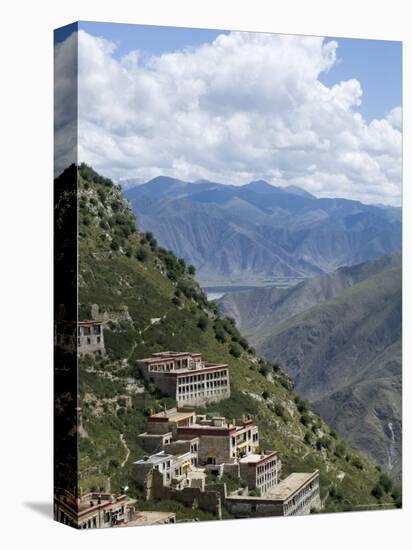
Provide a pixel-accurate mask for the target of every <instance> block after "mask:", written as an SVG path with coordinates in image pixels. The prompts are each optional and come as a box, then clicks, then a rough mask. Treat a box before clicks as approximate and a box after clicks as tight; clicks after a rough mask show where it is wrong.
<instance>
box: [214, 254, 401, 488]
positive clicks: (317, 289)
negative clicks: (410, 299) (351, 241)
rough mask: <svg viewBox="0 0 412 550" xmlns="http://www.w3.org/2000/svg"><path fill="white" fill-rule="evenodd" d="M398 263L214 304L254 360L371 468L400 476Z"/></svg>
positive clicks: (395, 257) (388, 258) (384, 261)
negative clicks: (278, 375) (285, 379)
mask: <svg viewBox="0 0 412 550" xmlns="http://www.w3.org/2000/svg"><path fill="white" fill-rule="evenodd" d="M401 265H402V257H401V253H400V252H394V253H390V254H386V255H384V256H382V257H380V258H377V259H376V260H373V261H369V262H365V263H362V264H360V265H356V266H351V267H344V268H340V269H338V270H337V271H335V272H333V273H330V274H327V275H322V276H317V277H313V278H310V279H307V280H305V281H303V282H301V283H299V284H297V285H295V286H292V287H290V288H287V289H279V288H257V289H253V290H250V291H249V290H248V291H243V292H233V293H230V294H227V295H225V296H224V297H223V298H222V299H220V300H219V303H218V304H219V305H218V307H219V311H220V313H221V315H228V316H230V317H233V318H234V319H235V320H236V323H237V326H238V327H239V329H240V330H241V332H242V333H243V334H244V335H245V336H246V337H247V338H249V340H250V341H251V342H252V343H253V345H254V346H255V347H256V349H257V351H258V353H260V354H261V355H263V356H264V357H265V358H267V359H272V360H273V359H276V360H278V361H280V362H281V364H282V365H283V366H284V368H285V369H286V371H287V372H288V374H289V375H290V376H291V378H292V380H293V381H294V385H295V389H296V391H297V392H298V393H299V394H300V395H302V396H303V397H305V398H307V399H309V401H310V402H311V403H312V405H313V407H314V409H315V410H316V411H317V412H318V413H319V414H320V415H321V416H322V417H323V418H324V419H325V420H326V421H327V422H328V423H330V425H331V426H332V427H333V428H334V429H336V430H337V431H338V432H339V433H340V434H341V435H342V436H344V437H345V438H346V439H347V440H348V441H349V442H350V443H351V444H352V445H353V446H354V447H355V448H357V449H358V450H360V451H361V452H362V453H363V454H364V455H365V456H367V457H368V458H369V459H370V460H371V461H373V462H375V463H377V464H380V465H381V466H382V467H384V468H385V469H386V470H387V471H388V472H390V473H391V474H392V475H393V477H395V478H397V479H399V478H400V474H401V426H402V423H401V395H402V392H401V370H402V358H401V356H402V351H401V348H402V346H401V336H402V269H401Z"/></svg>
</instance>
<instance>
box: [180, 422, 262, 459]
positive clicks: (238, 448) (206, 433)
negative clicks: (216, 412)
mask: <svg viewBox="0 0 412 550" xmlns="http://www.w3.org/2000/svg"><path fill="white" fill-rule="evenodd" d="M176 437H177V438H178V439H191V438H194V437H197V438H198V439H199V451H198V457H199V462H200V463H201V464H222V463H234V462H236V461H237V460H238V459H241V458H243V457H245V456H248V455H250V454H252V453H254V452H256V451H257V450H258V449H259V431H258V427H257V426H256V424H254V422H253V420H251V419H249V418H243V419H240V420H233V422H227V420H226V419H225V418H223V417H213V418H211V419H208V418H206V417H205V416H203V415H198V416H197V417H196V422H194V423H192V424H190V425H188V426H179V427H178V428H177V430H176Z"/></svg>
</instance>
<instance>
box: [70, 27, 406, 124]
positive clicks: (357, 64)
mask: <svg viewBox="0 0 412 550" xmlns="http://www.w3.org/2000/svg"><path fill="white" fill-rule="evenodd" d="M79 28H81V29H84V30H85V31H87V32H88V33H90V34H92V35H94V36H101V37H104V38H106V39H108V40H110V41H111V42H114V43H115V44H116V45H117V48H116V52H115V57H117V58H120V57H122V56H123V55H125V54H127V53H129V52H130V51H132V50H136V49H138V50H142V51H144V52H145V53H147V54H148V55H159V54H162V53H164V52H172V51H176V50H181V49H183V48H188V47H195V46H198V45H200V44H203V43H205V42H212V41H213V40H214V39H215V38H216V37H217V36H218V35H219V34H222V33H227V32H229V31H224V30H208V29H190V28H179V27H160V26H151V25H129V24H119V23H96V22H88V21H82V22H80V23H79ZM65 35H67V31H66V33H64V31H63V36H65ZM326 40H327V41H329V40H336V41H337V42H338V44H339V47H338V50H337V55H338V62H337V63H336V64H335V65H334V66H333V67H332V69H331V70H330V71H329V72H328V73H322V74H321V76H320V80H321V82H323V83H324V84H326V85H327V86H331V85H333V84H337V83H339V82H341V81H342V80H349V79H351V78H356V79H357V80H359V82H360V83H361V86H362V90H363V96H362V104H361V105H360V106H359V107H358V110H359V112H360V113H362V115H363V116H364V117H365V119H366V120H367V121H370V120H372V119H374V118H382V117H384V116H385V115H386V113H388V112H389V111H390V110H391V109H393V108H394V107H397V106H400V105H401V104H402V43H401V42H394V41H387V40H367V39H352V38H350V39H349V38H336V37H333V38H332V37H327V39H326Z"/></svg>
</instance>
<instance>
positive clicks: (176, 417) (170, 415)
mask: <svg viewBox="0 0 412 550" xmlns="http://www.w3.org/2000/svg"><path fill="white" fill-rule="evenodd" d="M195 414H196V411H195V409H194V408H193V410H190V409H187V410H178V409H169V410H167V411H161V412H158V413H155V414H152V415H150V416H149V421H150V419H152V418H167V419H168V420H169V421H170V422H180V421H181V420H186V419H187V418H191V417H192V416H194V415H195Z"/></svg>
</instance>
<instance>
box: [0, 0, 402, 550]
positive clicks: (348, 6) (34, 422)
mask: <svg viewBox="0 0 412 550" xmlns="http://www.w3.org/2000/svg"><path fill="white" fill-rule="evenodd" d="M408 4H409V2H406V1H400V0H391V1H389V0H386V1H385V2H381V1H379V0H375V1H372V0H371V1H369V0H362V1H360V0H356V1H352V0H329V1H321V0H308V1H304V0H302V1H300V2H298V1H295V0H287V1H284V2H277V1H274V0H272V1H270V2H264V1H263V0H253V2H245V1H243V0H238V1H236V2H231V1H228V0H226V1H224V0H209V1H208V2H204V1H199V0H198V1H195V0H192V1H185V0H169V1H168V0H163V1H160V0H150V1H148V2H146V3H143V2H141V1H140V2H131V1H129V2H127V1H125V0H112V1H111V2H107V1H103V0H87V1H78V0H67V1H66V2H56V1H55V2H48V1H47V2H46V1H44V2H40V1H39V0H38V1H37V2H31V1H27V2H23V1H18V0H15V1H14V2H11V1H9V2H7V3H5V2H3V3H2V8H1V11H2V13H1V21H2V26H1V32H0V40H1V48H0V52H1V53H0V55H1V81H0V82H1V84H0V99H1V100H0V109H1V117H0V124H1V138H2V144H1V159H2V161H1V175H0V180H1V188H0V189H1V191H0V193H1V195H0V208H1V215H0V224H1V227H0V236H1V248H0V251H1V256H0V258H1V270H0V278H1V284H0V293H1V296H0V323H1V327H0V342H1V344H2V345H1V354H0V372H1V378H0V388H1V400H0V402H1V434H0V441H1V452H0V460H1V468H0V475H1V477H0V480H1V481H0V508H1V515H0V518H1V520H0V522H1V523H0V525H1V528H0V543H2V547H3V548H6V549H9V548H32V547H34V548H38V547H41V548H57V549H60V548H62V549H65V548H71V549H73V548H88V547H90V546H95V545H96V546H97V545H98V546H99V548H101V549H105V548H114V547H120V545H121V547H123V548H124V547H125V546H127V547H130V548H138V547H139V548H145V547H146V548H158V547H160V546H161V545H162V546H165V547H167V548H168V550H169V549H173V548H181V549H182V548H194V547H196V548H200V549H202V548H220V547H229V546H230V547H232V548H240V547H241V548H247V547H249V548H256V547H260V548H262V547H263V546H266V547H271V548H273V547H279V546H280V545H282V546H283V547H284V548H290V549H293V550H295V549H298V548H300V549H304V548H305V549H311V548H316V549H322V548H331V547H333V548H334V549H340V548H344V549H345V550H347V549H348V548H351V549H352V548H353V549H362V548H374V549H380V548H385V549H388V548H405V547H407V546H408V543H407V542H406V540H407V538H406V537H407V534H409V535H410V533H411V528H410V526H409V529H408V523H407V519H408V515H409V518H412V516H411V511H412V505H411V503H410V497H411V494H412V493H411V476H410V475H409V473H410V472H409V470H408V466H409V463H410V456H411V452H410V451H411V449H410V438H409V437H408V435H409V433H408V432H409V428H410V422H408V417H410V415H411V401H409V402H408V400H407V399H405V400H404V426H405V430H404V442H405V450H404V509H403V510H402V511H390V512H363V513H350V514H335V515H329V516H326V515H319V516H310V517H302V518H285V519H282V518H280V519H279V518H277V519H276V518H275V519H260V520H246V521H235V522H232V521H229V522H214V523H203V524H202V523H200V524H187V525H175V526H170V527H167V526H163V527H149V528H126V529H111V530H102V531H89V532H84V531H82V532H78V531H75V530H73V529H69V528H67V527H64V526H62V525H59V524H57V523H54V522H52V521H51V520H50V515H51V495H52V280H53V279H52V173H53V171H52V158H53V155H52V154H53V143H52V117H53V109H52V106H53V103H52V92H53V64H52V53H53V49H52V45H53V43H52V39H53V35H52V30H53V28H55V27H58V26H61V25H64V24H67V23H69V22H73V21H76V20H79V19H83V20H98V21H113V22H129V23H148V24H163V25H178V26H193V27H206V28H207V27H209V28H218V29H219V28H223V29H231V28H232V29H240V30H258V31H275V32H282V33H304V34H319V35H332V36H345V37H364V38H382V39H391V40H403V41H404V71H405V72H404V98H405V101H404V128H405V132H404V152H405V155H404V156H405V171H404V235H405V241H404V254H405V256H404V257H405V260H404V281H405V285H404V299H405V301H404V303H405V307H404V310H405V311H404V327H405V332H404V350H405V356H404V365H405V367H404V396H405V395H407V393H408V389H409V390H410V376H409V375H408V372H407V370H408V359H409V358H410V355H411V353H410V352H411V346H410V342H408V335H409V334H410V331H409V334H408V332H407V329H406V327H408V328H409V327H410V320H409V315H408V314H407V309H408V308H407V305H410V291H409V287H410V284H408V282H407V281H408V279H410V276H411V269H410V263H411V262H410V253H409V246H410V239H408V238H407V236H408V235H409V234H410V231H411V224H410V221H409V216H408V213H409V211H410V206H411V205H410V202H411V201H410V200H409V199H410V197H409V193H408V185H407V184H408V176H409V174H410V173H411V160H410V155H409V154H408V151H411V133H410V128H409V127H408V126H407V123H408V120H410V117H411V112H410V107H411V101H410V98H411V97H412V95H411V94H412V90H411V66H412V65H411V44H412V39H411V38H412V37H411V30H410V16H409V14H408V13H407V7H408ZM408 130H409V131H408ZM411 521H412V520H411V519H409V522H411Z"/></svg>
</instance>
